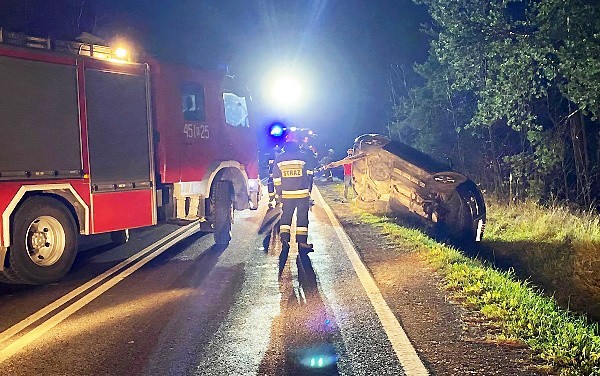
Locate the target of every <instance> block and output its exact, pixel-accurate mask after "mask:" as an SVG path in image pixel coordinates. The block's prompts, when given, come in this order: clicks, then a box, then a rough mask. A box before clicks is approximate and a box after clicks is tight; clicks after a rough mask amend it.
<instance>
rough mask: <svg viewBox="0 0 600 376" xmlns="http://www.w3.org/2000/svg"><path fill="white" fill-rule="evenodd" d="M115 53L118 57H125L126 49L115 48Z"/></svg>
mask: <svg viewBox="0 0 600 376" xmlns="http://www.w3.org/2000/svg"><path fill="white" fill-rule="evenodd" d="M115 55H116V56H117V57H118V58H119V59H125V58H126V57H127V50H126V49H124V48H123V47H119V48H117V49H116V50H115Z"/></svg>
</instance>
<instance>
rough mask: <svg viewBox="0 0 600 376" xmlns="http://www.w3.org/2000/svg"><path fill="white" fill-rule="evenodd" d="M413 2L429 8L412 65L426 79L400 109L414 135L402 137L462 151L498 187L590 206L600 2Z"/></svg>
mask: <svg viewBox="0 0 600 376" xmlns="http://www.w3.org/2000/svg"><path fill="white" fill-rule="evenodd" d="M417 2H419V3H422V4H425V5H426V6H427V7H428V9H429V12H430V14H431V17H432V20H433V25H432V26H431V28H430V29H429V30H428V32H429V34H430V35H431V36H432V41H431V49H430V56H429V59H428V60H427V61H426V62H425V63H424V64H422V65H418V66H416V67H415V71H416V72H417V73H418V74H419V75H421V76H422V77H423V78H424V79H425V85H423V86H422V87H413V88H412V91H411V95H409V96H406V97H407V98H409V100H408V102H410V104H411V105H410V106H396V107H394V117H393V123H392V128H393V129H398V130H399V131H398V134H399V136H403V135H404V136H406V134H407V132H402V130H406V129H411V128H412V129H415V130H417V131H418V132H417V133H418V134H417V135H416V136H415V135H413V136H412V137H400V138H403V141H405V142H408V143H411V144H413V145H415V146H417V147H419V148H421V149H424V150H425V151H426V152H430V153H432V154H436V151H437V153H438V155H439V154H440V152H441V153H443V154H446V155H453V156H455V157H456V156H458V160H459V161H461V164H460V167H461V168H462V169H464V170H465V171H467V172H470V173H471V174H473V172H476V174H475V176H476V177H480V181H482V182H483V183H485V184H486V185H487V186H488V187H490V188H493V189H495V190H496V191H497V192H498V193H509V194H511V195H513V197H514V196H515V194H514V193H515V192H521V193H522V197H524V196H529V197H533V198H542V197H546V198H547V197H549V196H551V195H555V196H557V195H560V196H562V197H563V198H567V199H568V198H574V199H575V200H576V201H578V202H580V203H582V204H584V205H590V204H592V202H593V197H595V196H597V195H598V193H600V174H598V173H597V171H598V166H599V165H600V160H599V159H600V156H599V154H598V152H597V151H596V152H595V154H594V150H597V147H598V140H600V133H599V132H598V130H597V128H598V127H597V118H598V115H599V111H600V107H599V105H600V3H598V2H595V1H590V0H540V1H534V2H530V1H518V0H517V1H513V0H492V1H482V0H458V1H456V0H418V1H417ZM396 102H397V103H398V102H399V103H404V102H406V101H402V100H398V101H396ZM413 133H415V132H413ZM408 134H410V133H408ZM449 141H452V143H449ZM482 152H483V153H482ZM482 155H483V158H482V157H481V156H482ZM475 160H479V163H471V164H468V163H464V161H471V162H473V161H475ZM511 178H512V179H513V182H515V183H516V182H518V185H513V186H511V181H510V179H511Z"/></svg>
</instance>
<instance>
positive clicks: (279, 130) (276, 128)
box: [269, 123, 285, 137]
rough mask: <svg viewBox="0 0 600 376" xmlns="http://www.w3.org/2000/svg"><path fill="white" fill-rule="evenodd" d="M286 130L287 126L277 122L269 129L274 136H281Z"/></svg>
mask: <svg viewBox="0 0 600 376" xmlns="http://www.w3.org/2000/svg"><path fill="white" fill-rule="evenodd" d="M284 131H285V128H284V127H283V126H282V125H281V124H279V123H275V124H273V125H271V127H270V129H269V134H270V135H271V136H273V137H281V136H283V133H284Z"/></svg>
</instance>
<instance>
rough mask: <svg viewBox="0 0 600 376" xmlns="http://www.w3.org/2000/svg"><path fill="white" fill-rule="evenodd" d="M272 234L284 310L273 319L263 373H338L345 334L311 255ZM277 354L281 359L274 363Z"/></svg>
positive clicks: (271, 252)
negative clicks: (324, 295) (283, 243)
mask: <svg viewBox="0 0 600 376" xmlns="http://www.w3.org/2000/svg"><path fill="white" fill-rule="evenodd" d="M271 235H272V237H271V236H268V237H269V245H270V248H269V249H268V252H269V253H270V254H272V255H276V254H277V253H278V252H279V256H278V266H279V273H278V275H279V291H280V292H281V310H280V314H279V315H278V317H276V318H275V319H274V321H273V327H272V329H271V340H272V341H271V345H270V348H269V350H268V351H267V356H266V357H265V360H266V361H263V362H262V363H261V367H260V369H259V374H270V375H337V374H339V372H338V368H337V359H338V355H337V352H336V346H338V347H339V346H341V339H340V338H341V337H340V335H339V331H338V329H337V327H336V325H335V320H334V319H333V317H332V315H331V312H330V311H329V310H328V309H327V307H326V305H325V303H324V302H323V299H322V298H321V295H320V292H319V285H318V280H317V276H316V274H315V271H314V269H313V265H312V262H311V259H310V257H309V256H308V255H307V254H305V253H298V252H297V246H296V245H295V244H293V243H292V244H291V249H289V250H285V249H284V250H281V245H280V243H278V241H277V240H276V239H273V238H277V237H278V236H276V234H274V233H273V234H271ZM274 240H275V241H274ZM277 337H279V340H277ZM275 354H277V356H278V357H280V361H278V362H274V363H273V362H271V361H272V360H273V356H274V355H275ZM281 358H283V359H281Z"/></svg>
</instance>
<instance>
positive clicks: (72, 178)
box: [0, 29, 260, 284]
mask: <svg viewBox="0 0 600 376" xmlns="http://www.w3.org/2000/svg"><path fill="white" fill-rule="evenodd" d="M131 60H132V59H131V57H130V56H128V55H127V53H126V52H125V53H124V51H123V50H119V49H115V48H110V47H107V46H103V45H98V44H92V43H83V42H66V41H59V40H51V39H46V38H36V37H30V36H27V35H23V34H20V33H12V32H7V31H6V30H2V29H0V213H1V215H2V220H1V221H0V282H5V283H26V284H47V283H51V282H55V281H57V280H60V279H61V278H62V277H63V276H64V275H65V274H66V273H67V272H68V270H69V269H70V268H71V266H72V264H73V261H74V259H75V256H76V253H77V249H78V238H79V235H90V234H100V233H110V234H111V238H112V240H113V241H114V242H115V243H123V242H125V241H126V240H127V238H128V230H129V229H133V228H139V227H144V226H152V225H156V224H157V223H158V222H159V221H162V220H167V221H173V222H176V223H191V221H198V222H200V225H201V230H203V231H208V232H213V233H214V240H215V242H216V243H217V244H224V245H226V244H228V243H229V241H230V239H231V236H230V232H231V224H232V220H233V211H234V209H235V210H243V209H248V208H250V209H256V208H257V205H258V200H259V193H260V180H259V179H258V167H257V158H258V154H257V152H258V149H257V147H256V135H255V134H254V132H253V130H252V129H251V127H250V124H249V121H248V111H247V106H246V101H245V98H243V97H241V96H237V95H236V94H234V93H229V92H224V91H223V80H224V76H225V74H224V72H220V71H216V70H215V71H210V70H202V69H196V68H191V67H187V66H181V65H175V64H167V63H164V62H161V61H158V60H156V59H154V58H143V59H141V60H142V61H141V62H139V61H138V62H134V61H131Z"/></svg>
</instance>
